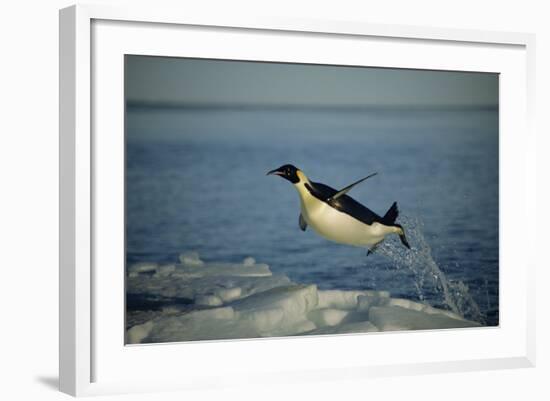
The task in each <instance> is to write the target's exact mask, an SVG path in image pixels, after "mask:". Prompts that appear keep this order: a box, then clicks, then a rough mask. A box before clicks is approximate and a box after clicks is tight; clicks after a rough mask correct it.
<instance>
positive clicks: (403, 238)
mask: <svg viewBox="0 0 550 401" xmlns="http://www.w3.org/2000/svg"><path fill="white" fill-rule="evenodd" d="M393 226H394V227H397V228H398V229H399V231H398V232H397V234H399V239H400V240H401V243H402V244H403V245H405V246H406V247H407V249H411V246H410V245H409V241H407V237H406V236H405V230H403V226H402V225H401V224H394V225H393Z"/></svg>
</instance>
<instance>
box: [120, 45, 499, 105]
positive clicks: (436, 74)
mask: <svg viewBox="0 0 550 401" xmlns="http://www.w3.org/2000/svg"><path fill="white" fill-rule="evenodd" d="M125 88H126V99H127V101H129V102H133V103H161V104H181V105H201V106H208V105H225V106H227V105H234V104H237V105H254V106H293V105H303V106H354V107H363V106H413V107H424V106H490V107H494V106H497V105H498V75H497V74H490V73H469V72H451V71H430V70H405V69H393V68H388V69H384V68H365V67H343V66H325V65H304V64H287V63H263V62H246V61H226V60H208V59H187V58H175V57H150V56H126V69H125Z"/></svg>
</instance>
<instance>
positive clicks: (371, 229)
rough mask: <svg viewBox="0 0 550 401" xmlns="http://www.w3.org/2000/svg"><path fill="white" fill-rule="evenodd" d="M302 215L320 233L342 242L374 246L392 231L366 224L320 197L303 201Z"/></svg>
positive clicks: (384, 227) (376, 225)
mask: <svg viewBox="0 0 550 401" xmlns="http://www.w3.org/2000/svg"><path fill="white" fill-rule="evenodd" d="M302 216H304V218H305V220H306V222H307V223H308V225H309V226H310V227H311V228H312V229H313V230H315V231H316V232H317V233H318V234H319V235H321V236H323V237H325V238H326V239H328V240H331V241H334V242H338V243H340V244H346V245H354V246H372V245H375V244H377V243H379V242H380V241H382V240H383V239H384V236H385V235H386V234H389V232H390V231H389V230H390V227H387V226H384V225H383V224H380V223H376V222H375V223H373V224H372V225H368V224H365V223H363V222H361V221H359V220H357V219H355V218H353V217H352V216H350V215H348V214H346V213H343V212H340V211H338V210H336V209H334V208H333V207H331V206H329V205H328V204H326V203H325V202H322V201H320V200H318V199H308V200H307V201H306V202H302Z"/></svg>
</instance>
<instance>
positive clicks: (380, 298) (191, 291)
mask: <svg viewBox="0 0 550 401" xmlns="http://www.w3.org/2000/svg"><path fill="white" fill-rule="evenodd" d="M179 261H180V263H178V264H157V263H138V264H135V265H132V266H130V267H129V268H128V271H127V297H128V298H127V299H128V300H130V299H131V300H133V302H136V303H135V304H134V305H133V306H132V307H130V308H129V310H128V311H127V332H126V341H127V343H129V344H136V343H151V342H153V343H154V342H176V341H194V340H215V339H235V338H253V337H272V336H289V335H319V334H341V333H366V332H377V331H394V330H419V329H443V328H459V327H460V328H461V327H474V326H479V323H476V322H473V321H469V320H465V319H463V318H462V317H461V316H459V315H457V314H456V313H453V312H451V311H448V310H444V309H438V308H434V307H432V306H430V305H427V304H424V303H419V302H414V301H411V300H407V299H401V298H392V297H391V295H390V293H389V292H387V291H372V290H365V291H347V290H319V289H318V288H317V286H316V285H313V284H310V285H302V284H298V283H293V282H292V281H291V280H290V279H289V278H288V277H286V276H285V275H282V274H273V273H272V272H271V270H270V268H269V266H268V265H266V264H263V263H257V262H256V261H255V260H254V259H253V258H251V257H248V258H246V259H244V260H243V262H242V263H217V262H216V263H210V262H208V263H207V262H204V261H203V260H201V259H200V257H199V255H198V254H197V253H193V252H190V253H185V254H182V255H180V258H179ZM136 300H137V301H136Z"/></svg>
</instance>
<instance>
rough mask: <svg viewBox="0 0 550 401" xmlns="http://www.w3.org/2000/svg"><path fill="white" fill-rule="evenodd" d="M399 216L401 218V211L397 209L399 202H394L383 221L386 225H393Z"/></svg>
mask: <svg viewBox="0 0 550 401" xmlns="http://www.w3.org/2000/svg"><path fill="white" fill-rule="evenodd" d="M397 216H399V209H397V202H393V204H392V205H391V206H390V208H389V209H388V211H387V212H386V214H385V215H384V217H382V220H384V223H385V224H386V225H393V224H394V223H395V220H396V219H397Z"/></svg>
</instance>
